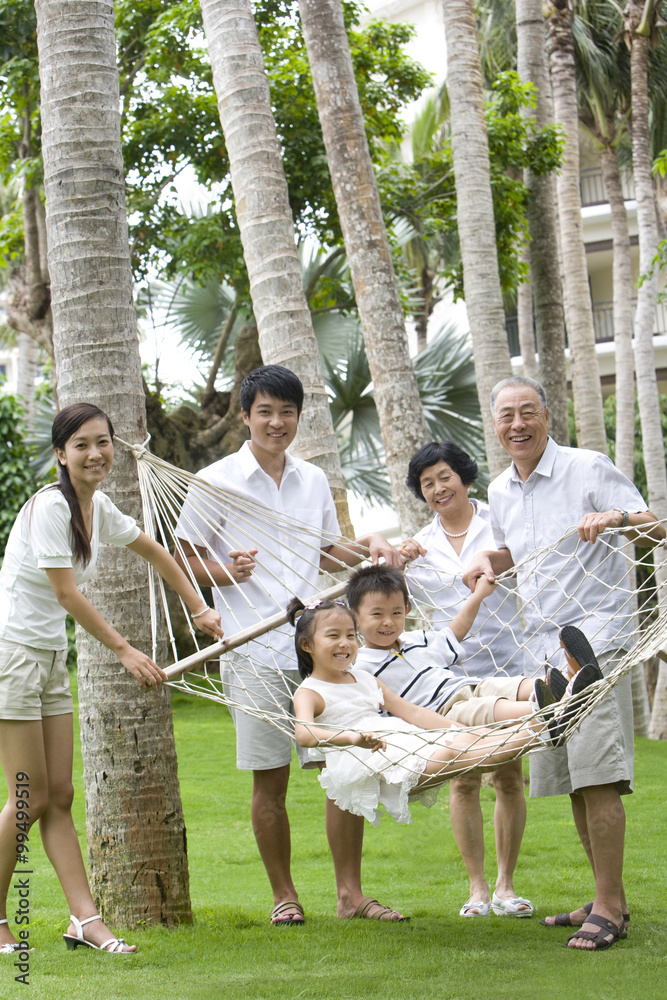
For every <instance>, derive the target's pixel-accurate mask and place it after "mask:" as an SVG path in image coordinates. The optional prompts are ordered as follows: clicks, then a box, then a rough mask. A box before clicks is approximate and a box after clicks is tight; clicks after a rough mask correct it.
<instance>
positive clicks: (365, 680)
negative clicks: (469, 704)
mask: <svg viewBox="0 0 667 1000" xmlns="http://www.w3.org/2000/svg"><path fill="white" fill-rule="evenodd" d="M347 673H349V674H350V675H351V676H352V677H353V678H354V680H355V681H356V683H354V684H331V683H329V682H328V681H320V680H317V679H316V678H314V677H308V678H307V679H306V680H305V681H304V682H303V683H302V684H301V687H302V688H310V689H311V690H313V691H316V692H317V693H318V694H319V695H320V696H321V697H322V699H323V700H324V705H325V708H324V711H323V712H322V714H321V715H318V716H316V718H315V724H316V725H318V726H321V727H322V728H326V729H333V730H338V731H340V730H343V729H354V730H357V731H359V732H366V733H367V732H374V733H381V734H382V735H383V739H385V740H386V743H387V749H386V750H366V749H364V748H362V747H324V746H320V747H317V748H314V749H313V751H312V754H313V758H314V759H319V760H321V755H322V754H324V755H325V759H326V766H325V768H324V770H323V771H322V773H321V775H320V779H319V780H320V784H321V785H322V787H323V788H324V790H325V791H326V793H327V796H328V797H329V798H330V799H332V800H333V801H334V802H335V803H336V805H337V806H338V807H339V808H340V809H344V810H345V811H346V812H351V813H354V814H355V815H357V816H365V817H366V819H367V820H369V821H370V822H371V823H372V824H373V826H377V825H378V823H380V821H381V819H382V815H381V813H380V806H383V807H384V809H385V810H386V811H387V812H388V813H389V815H390V816H391V817H393V819H395V820H396V822H397V823H411V822H412V819H411V816H410V809H409V803H408V794H409V792H410V790H411V789H413V788H414V787H415V786H416V784H417V782H418V781H419V777H420V775H421V774H422V772H423V770H424V767H425V766H426V762H427V761H428V760H429V758H430V757H432V756H433V753H434V752H435V747H436V746H438V745H439V746H443V745H447V743H448V742H449V741H450V740H451V738H452V730H451V729H447V730H445V731H444V732H443V731H442V730H438V729H434V730H430V729H420V728H419V727H418V726H413V725H411V723H409V722H404V721H403V719H397V718H395V717H393V716H382V715H379V714H378V712H379V710H380V706H381V705H382V704H383V703H384V696H383V694H382V690H381V688H380V687H379V685H378V682H377V681H376V679H375V677H373V676H372V675H371V674H368V673H367V672H366V671H364V670H359V671H356V670H354V669H352V670H349V671H347ZM438 791H439V788H426V789H424V791H422V792H418V793H416V795H415V796H413V798H415V799H418V800H419V801H420V802H421V803H422V804H423V805H425V806H429V807H430V806H432V805H433V803H434V802H435V800H436V798H437V797H438Z"/></svg>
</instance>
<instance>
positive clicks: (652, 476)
mask: <svg viewBox="0 0 667 1000" xmlns="http://www.w3.org/2000/svg"><path fill="white" fill-rule="evenodd" d="M655 9H656V5H655V4H654V3H652V2H651V0H645V2H644V3H638V2H636V0H630V3H628V5H627V7H626V9H625V15H624V16H625V25H626V32H627V34H626V37H629V39H630V43H631V54H630V69H631V76H632V128H631V135H632V168H633V173H634V179H635V196H636V199H637V229H638V233H639V271H640V274H641V275H642V276H644V280H643V282H642V284H641V286H640V287H639V290H638V293H637V311H636V313H635V366H636V370H637V396H638V399H639V415H640V418H641V425H642V447H643V452H644V464H645V466H646V482H647V486H648V502H649V505H650V507H651V510H652V511H653V512H654V514H656V515H657V516H658V517H659V518H665V517H667V470H666V469H665V451H664V443H663V437H662V427H661V422H660V399H659V396H658V384H657V378H656V373H655V354H654V350H653V325H654V321H655V308H656V304H657V295H658V277H657V273H656V271H655V268H654V267H653V259H654V257H655V255H656V253H657V247H658V222H657V216H656V211H655V188H654V183H653V175H652V173H651V156H650V142H649V126H648V122H649V111H648V53H649V46H650V36H651V33H652V30H654V29H655V21H654V18H653V17H652V14H654V13H655ZM645 15H646V17H645ZM651 272H652V273H651ZM654 559H655V569H656V580H657V582H658V593H659V597H660V606H661V608H662V609H663V610H664V609H665V607H666V606H667V558H666V557H665V555H664V554H663V549H662V548H659V549H655V550H654ZM665 732H667V664H665V663H664V662H663V661H662V660H661V661H660V671H659V674H658V682H657V685H656V690H655V697H654V701H653V711H652V713H651V725H650V727H649V737H650V738H651V739H662V738H664V736H665Z"/></svg>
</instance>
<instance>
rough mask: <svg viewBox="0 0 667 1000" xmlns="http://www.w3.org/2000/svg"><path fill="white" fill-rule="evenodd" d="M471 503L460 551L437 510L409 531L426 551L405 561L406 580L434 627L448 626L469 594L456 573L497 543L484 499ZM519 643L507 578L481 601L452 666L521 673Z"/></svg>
mask: <svg viewBox="0 0 667 1000" xmlns="http://www.w3.org/2000/svg"><path fill="white" fill-rule="evenodd" d="M471 502H472V503H473V504H474V506H475V515H474V517H473V519H472V521H471V522H470V528H469V529H468V533H467V535H466V537H465V539H464V542H463V548H462V549H461V553H460V555H459V554H458V553H457V552H456V550H455V549H454V546H453V545H452V543H451V542H450V540H449V539H448V538H447V535H446V534H445V531H444V528H443V527H442V523H441V521H440V517H439V516H438V515H437V514H436V515H435V517H434V518H433V520H432V521H431V523H430V524H427V525H426V527H425V528H422V530H421V531H418V532H417V534H416V535H415V536H414V537H415V539H416V540H417V541H418V542H419V544H420V545H422V546H423V548H425V549H426V555H425V556H419V557H418V558H417V559H415V560H413V561H412V562H411V563H409V564H408V567H407V569H406V579H407V582H408V586H409V588H410V591H411V593H412V594H413V596H414V597H415V599H416V600H417V601H419V602H420V603H422V604H424V605H426V607H427V608H428V609H433V614H432V618H431V621H432V625H433V628H436V629H440V628H444V627H445V626H448V625H450V624H451V622H452V619H453V618H455V617H456V615H457V614H458V612H459V611H460V610H461V607H462V605H463V603H464V602H465V601H466V599H467V598H468V597H469V596H470V591H469V589H468V588H467V587H466V586H465V584H464V583H463V580H462V576H463V573H464V572H465V569H466V567H467V565H468V563H469V562H470V561H471V560H472V558H473V556H475V555H476V554H477V553H478V552H482V551H484V550H485V549H495V548H497V545H496V543H495V541H494V538H493V531H492V529H491V516H490V513H489V507H488V504H485V503H482V502H481V501H479V500H472V501H471ZM521 642H522V632H521V623H520V621H519V616H518V612H517V604H516V597H515V594H514V590H513V581H510V580H508V581H505V582H503V583H502V584H499V585H498V588H497V592H496V593H494V594H492V595H491V596H490V597H488V598H487V599H486V600H485V601H484V603H483V604H482V607H481V609H480V612H479V614H478V616H477V620H476V621H475V623H474V625H473V627H472V629H471V631H470V632H469V633H468V635H467V636H466V638H465V639H464V640H463V642H462V643H461V645H462V646H463V650H464V653H465V659H463V660H462V661H461V662H460V663H459V664H457V666H458V667H459V668H460V669H462V670H464V671H466V672H467V673H468V674H469V675H470V676H471V677H472V676H474V677H490V676H493V675H494V674H496V673H499V674H500V675H504V674H508V675H511V676H518V675H519V674H521V673H523V654H522V653H520V652H519V646H520V644H521Z"/></svg>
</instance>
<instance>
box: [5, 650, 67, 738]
mask: <svg viewBox="0 0 667 1000" xmlns="http://www.w3.org/2000/svg"><path fill="white" fill-rule="evenodd" d="M66 663H67V650H66V649H35V648H33V647H32V646H21V645H19V644H18V643H15V642H5V640H4V639H0V719H13V720H20V721H26V722H33V721H35V720H37V719H42V718H44V716H47V715H71V714H72V712H73V711H74V707H73V704H72V694H71V691H70V687H69V676H68V674H67V666H66Z"/></svg>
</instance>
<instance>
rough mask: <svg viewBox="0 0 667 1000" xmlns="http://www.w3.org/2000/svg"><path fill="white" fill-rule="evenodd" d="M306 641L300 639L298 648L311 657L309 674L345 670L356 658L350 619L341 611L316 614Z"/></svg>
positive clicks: (354, 631) (355, 641) (352, 622)
mask: <svg viewBox="0 0 667 1000" xmlns="http://www.w3.org/2000/svg"><path fill="white" fill-rule="evenodd" d="M314 624H315V628H314V630H313V634H312V635H311V636H310V638H307V637H306V636H304V637H303V638H302V639H301V648H302V649H303V650H304V651H305V652H306V653H310V655H311V656H312V658H313V675H314V676H318V675H323V674H332V673H333V674H337V673H340V672H342V671H343V670H349V669H350V667H351V666H352V664H353V663H354V658H355V656H356V655H357V649H358V643H357V633H356V630H355V627H354V620H353V619H352V616H351V615H350V613H349V612H348V611H346V610H345V609H344V608H340V609H339V608H332V609H331V610H329V611H320V612H318V614H317V615H316V616H315V622H314Z"/></svg>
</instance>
